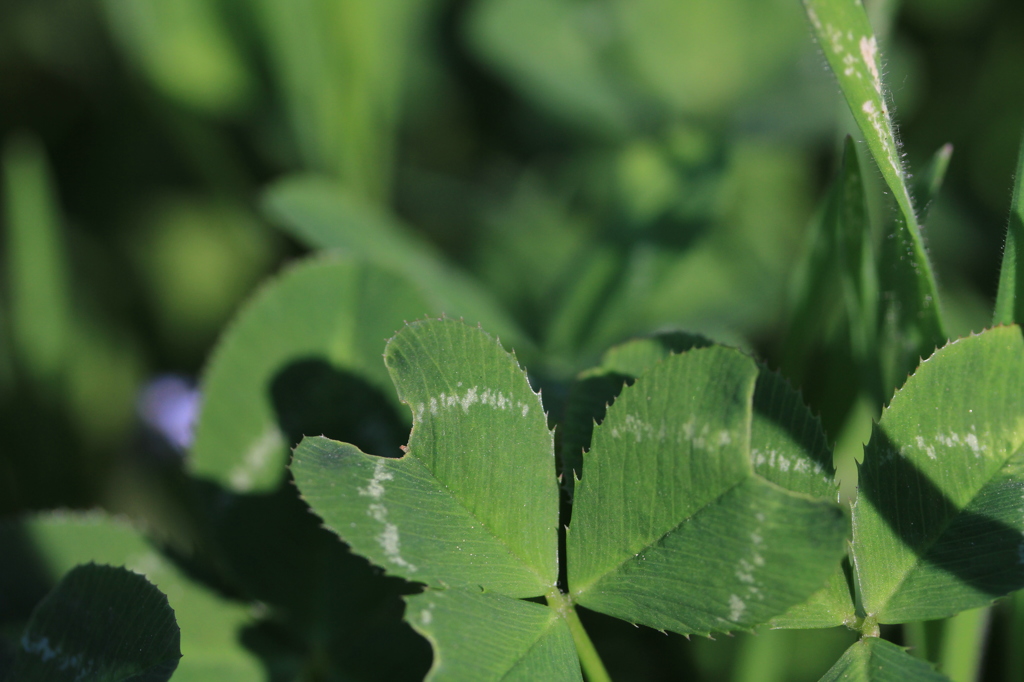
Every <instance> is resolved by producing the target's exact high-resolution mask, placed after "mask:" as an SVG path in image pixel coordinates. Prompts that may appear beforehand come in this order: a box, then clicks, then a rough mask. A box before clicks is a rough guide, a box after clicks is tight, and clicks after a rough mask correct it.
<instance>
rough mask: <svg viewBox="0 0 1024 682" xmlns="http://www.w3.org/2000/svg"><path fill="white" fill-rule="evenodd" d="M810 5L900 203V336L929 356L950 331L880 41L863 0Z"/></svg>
mask: <svg viewBox="0 0 1024 682" xmlns="http://www.w3.org/2000/svg"><path fill="white" fill-rule="evenodd" d="M804 6H805V7H806V9H807V16H808V17H809V18H810V20H811V24H812V25H813V27H814V31H815V34H816V35H817V37H818V42H819V44H820V45H821V48H822V51H823V52H824V53H825V57H826V58H827V59H828V63H829V66H830V67H831V68H832V71H833V73H835V76H836V79H837V80H838V82H839V86H840V89H841V90H842V92H843V95H844V97H845V98H846V102H847V104H848V105H849V106H850V111H851V112H852V113H853V117H854V119H855V120H856V122H857V126H858V127H859V128H860V130H861V133H862V134H863V135H864V139H865V141H866V143H867V146H868V149H869V150H870V151H871V156H872V157H873V158H874V160H875V163H876V164H878V168H879V170H880V171H881V173H882V177H883V178H884V179H885V183H886V185H887V186H888V188H889V191H890V192H891V193H892V196H893V198H894V199H895V201H896V204H897V205H898V207H899V211H898V215H897V216H896V229H895V233H894V234H893V235H892V239H891V240H890V241H891V242H892V247H893V255H892V259H891V263H890V265H891V267H892V268H893V269H894V272H893V273H892V277H891V281H890V283H889V287H888V288H889V289H890V290H891V291H893V292H894V295H895V297H896V301H895V302H896V303H898V309H896V310H895V314H897V315H898V316H899V318H900V320H901V324H900V334H901V335H902V336H905V337H907V339H908V340H907V341H906V345H907V346H908V347H909V349H911V350H910V351H909V352H916V353H917V354H918V355H920V356H927V355H928V354H930V352H931V350H932V349H934V348H935V347H937V346H939V345H941V344H942V343H944V342H945V340H946V333H945V330H944V327H943V322H942V316H941V312H940V308H939V299H938V293H937V288H936V284H935V275H934V273H933V272H932V267H931V263H930V262H929V260H928V254H927V252H926V251H925V247H924V241H923V240H922V238H921V231H920V227H919V224H918V218H917V215H916V213H915V212H914V204H913V200H912V199H911V195H910V191H909V187H908V178H907V173H906V171H905V170H904V168H903V162H902V159H901V157H900V153H899V148H898V145H897V142H896V135H895V132H894V127H893V123H892V118H891V117H890V115H889V107H888V104H887V100H888V94H887V93H886V91H885V89H884V86H883V84H882V79H881V73H880V70H879V69H880V67H879V63H880V62H879V58H880V56H879V53H878V41H877V40H876V38H875V36H874V34H873V32H872V30H871V25H870V24H869V22H868V17H867V14H866V13H865V11H864V7H863V5H862V4H861V3H859V2H853V1H852V0H804ZM914 361H916V358H914Z"/></svg>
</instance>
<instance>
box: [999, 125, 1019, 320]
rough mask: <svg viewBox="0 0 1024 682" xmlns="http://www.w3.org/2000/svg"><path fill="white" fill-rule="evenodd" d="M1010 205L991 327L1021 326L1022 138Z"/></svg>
mask: <svg viewBox="0 0 1024 682" xmlns="http://www.w3.org/2000/svg"><path fill="white" fill-rule="evenodd" d="M1015 177H1016V181H1015V182H1014V185H1013V202H1012V203H1011V204H1010V223H1009V225H1007V226H1006V244H1005V245H1004V246H1003V265H1002V268H1000V270H999V290H998V292H997V293H996V309H995V312H994V313H993V315H992V324H1011V323H1014V322H1016V323H1017V324H1022V323H1024V274H1022V273H1021V272H1020V270H1021V269H1022V268H1024V255H1022V254H1021V250H1022V249H1024V196H1022V195H1024V138H1021V145H1020V153H1019V154H1018V155H1017V175H1016V176H1015Z"/></svg>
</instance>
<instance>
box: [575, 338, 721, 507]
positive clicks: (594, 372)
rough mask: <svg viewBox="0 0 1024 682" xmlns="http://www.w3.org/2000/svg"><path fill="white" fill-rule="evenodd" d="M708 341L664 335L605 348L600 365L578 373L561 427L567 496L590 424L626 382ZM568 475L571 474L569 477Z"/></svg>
mask: <svg viewBox="0 0 1024 682" xmlns="http://www.w3.org/2000/svg"><path fill="white" fill-rule="evenodd" d="M710 345H711V341H710V340H708V339H706V338H704V337H703V336H699V335H696V334H687V333H684V332H664V333H661V334H656V335H654V336H650V337H647V338H641V339H633V340H631V341H627V342H625V343H623V344H619V345H618V346H613V347H611V348H609V349H608V350H607V351H606V352H605V354H604V356H603V357H602V358H601V364H600V365H598V366H597V367H594V368H592V369H588V370H586V371H585V372H581V373H580V375H579V376H578V377H576V380H575V381H573V383H572V386H571V387H570V388H569V397H568V399H567V400H566V407H565V417H564V419H563V420H562V427H561V433H560V438H561V451H560V452H561V459H562V476H563V479H562V484H563V486H565V488H566V490H567V491H568V493H569V495H570V496H571V495H572V493H573V488H574V486H575V482H576V479H577V478H579V476H580V474H581V473H582V472H583V452H584V450H589V449H590V439H591V436H592V434H593V431H594V423H595V422H601V421H603V420H604V415H605V411H606V410H607V408H608V405H609V404H610V403H611V402H612V401H614V400H615V398H616V396H618V395H619V391H621V390H622V387H623V386H624V385H625V384H626V382H628V381H632V380H633V379H635V378H636V377H637V376H639V375H640V374H642V373H643V372H644V371H646V370H647V369H649V368H651V367H653V366H654V365H656V364H657V363H658V362H660V361H661V360H663V359H664V358H666V357H668V356H669V354H670V353H673V352H674V353H680V352H682V351H684V350H689V349H690V348H704V347H707V346H710ZM570 472H572V473H570Z"/></svg>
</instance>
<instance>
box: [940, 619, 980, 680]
mask: <svg viewBox="0 0 1024 682" xmlns="http://www.w3.org/2000/svg"><path fill="white" fill-rule="evenodd" d="M991 615H992V609H991V607H985V608H981V609H972V610H970V611H964V612H962V613H959V614H957V615H955V616H953V617H952V618H950V619H948V620H947V621H946V623H945V627H944V628H943V631H942V650H941V651H940V653H939V667H940V669H941V670H942V672H944V673H945V674H946V675H948V676H949V678H950V679H951V680H953V682H976V681H977V679H978V675H979V673H980V672H981V659H982V656H983V655H984V653H985V635H986V634H987V633H988V624H989V619H990V617H991Z"/></svg>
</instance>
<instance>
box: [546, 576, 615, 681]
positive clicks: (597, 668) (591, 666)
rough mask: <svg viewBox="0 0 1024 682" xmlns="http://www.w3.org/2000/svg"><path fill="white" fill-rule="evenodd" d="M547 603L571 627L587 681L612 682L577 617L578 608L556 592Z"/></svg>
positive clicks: (570, 630) (549, 595)
mask: <svg viewBox="0 0 1024 682" xmlns="http://www.w3.org/2000/svg"><path fill="white" fill-rule="evenodd" d="M547 602H548V606H550V607H551V608H553V609H555V610H556V611H558V613H559V614H560V615H561V616H562V618H564V619H565V622H566V624H567V625H568V626H569V632H571V633H572V641H573V642H574V643H575V644H576V653H577V654H578V655H579V657H580V666H581V667H582V668H583V674H584V675H586V677H587V681H588V682H612V678H611V677H609V675H608V671H607V670H605V669H604V663H602V662H601V657H600V656H599V655H598V653H597V649H595V648H594V643H593V642H591V641H590V636H589V635H587V631H586V630H585V629H584V628H583V623H581V622H580V617H579V616H578V615H576V608H575V607H574V606H573V604H572V602H571V601H569V598H568V597H567V596H566V595H564V594H562V593H561V592H558V591H557V590H556V591H553V592H551V593H549V594H548V595H547Z"/></svg>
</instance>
